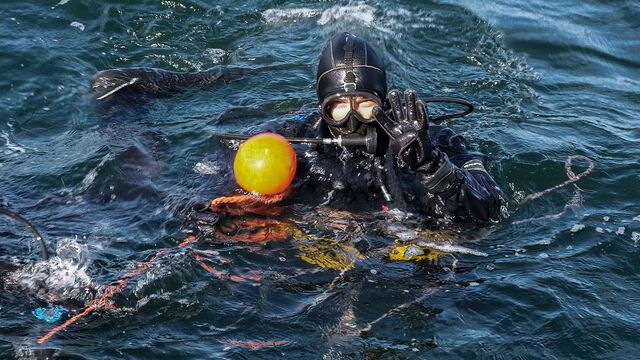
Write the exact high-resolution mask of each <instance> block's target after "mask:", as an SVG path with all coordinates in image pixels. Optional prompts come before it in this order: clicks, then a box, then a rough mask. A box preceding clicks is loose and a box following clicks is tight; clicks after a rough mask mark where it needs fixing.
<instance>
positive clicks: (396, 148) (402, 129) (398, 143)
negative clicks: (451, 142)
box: [373, 90, 434, 170]
mask: <svg viewBox="0 0 640 360" xmlns="http://www.w3.org/2000/svg"><path fill="white" fill-rule="evenodd" d="M404 97H405V105H404V109H406V111H405V110H404V109H403V106H402V100H401V99H400V93H399V92H398V91H397V90H391V91H389V95H388V100H389V103H390V104H391V110H389V112H390V113H391V116H392V117H393V119H392V118H391V117H389V114H387V113H385V112H384V111H383V110H382V109H381V108H379V107H376V108H374V109H373V116H374V117H375V119H376V121H377V122H378V124H380V126H382V129H383V130H384V131H385V132H386V133H387V134H388V135H389V137H390V138H391V147H392V149H393V153H394V154H395V156H396V161H397V164H398V166H405V165H406V166H408V167H409V168H410V169H411V170H415V169H417V168H418V167H420V166H422V165H424V164H427V163H429V162H431V160H433V157H434V155H433V145H432V144H431V139H429V114H428V112H427V107H426V106H425V105H424V103H423V102H422V101H421V100H417V101H416V93H415V91H413V90H406V91H405V92H404Z"/></svg>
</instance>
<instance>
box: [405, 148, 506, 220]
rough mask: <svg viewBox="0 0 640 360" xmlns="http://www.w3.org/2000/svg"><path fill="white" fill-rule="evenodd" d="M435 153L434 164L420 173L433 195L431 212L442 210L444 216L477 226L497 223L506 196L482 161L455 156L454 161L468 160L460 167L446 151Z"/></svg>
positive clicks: (462, 155)
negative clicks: (466, 221) (478, 224)
mask: <svg viewBox="0 0 640 360" xmlns="http://www.w3.org/2000/svg"><path fill="white" fill-rule="evenodd" d="M433 152H434V155H433V156H434V160H433V161H432V162H430V163H428V164H425V165H422V166H420V167H418V168H417V169H416V174H417V175H418V177H419V180H420V183H421V184H422V185H423V186H424V189H425V190H426V191H427V193H428V194H429V196H428V197H429V198H430V199H429V200H428V201H427V203H426V204H425V205H426V206H428V207H430V209H429V210H430V211H436V212H438V209H437V208H438V207H440V208H441V210H440V212H444V213H446V214H449V215H454V216H455V217H457V218H460V219H464V220H468V221H474V222H481V223H482V222H489V221H492V220H494V221H495V220H497V219H498V217H499V214H500V205H501V202H502V198H503V197H504V195H503V193H502V191H501V190H500V188H499V187H498V185H497V184H496V182H495V181H494V180H493V178H492V177H491V175H489V173H487V171H486V170H485V168H484V165H483V163H482V160H481V157H480V156H474V155H473V154H471V153H451V154H450V156H451V158H453V159H465V161H464V162H463V163H461V164H459V166H458V165H456V164H454V161H452V160H451V158H450V156H449V155H448V154H447V153H446V152H445V151H443V150H440V149H438V148H436V149H434V150H433ZM456 162H458V161H456ZM434 208H435V209H434Z"/></svg>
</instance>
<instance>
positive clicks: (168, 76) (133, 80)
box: [91, 66, 258, 101]
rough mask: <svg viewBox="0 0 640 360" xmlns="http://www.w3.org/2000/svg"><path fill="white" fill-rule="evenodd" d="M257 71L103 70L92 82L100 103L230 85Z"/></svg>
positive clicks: (238, 69) (219, 69)
mask: <svg viewBox="0 0 640 360" xmlns="http://www.w3.org/2000/svg"><path fill="white" fill-rule="evenodd" d="M257 71H258V70H257V69H242V68H224V67H221V66H216V67H213V68H211V69H208V70H205V71H199V72H176V71H168V70H161V69H152V68H129V69H110V70H103V71H100V72H98V73H97V74H96V76H95V77H94V79H93V80H92V81H91V93H92V94H93V96H94V97H95V99H96V100H98V101H111V100H114V99H117V98H118V97H122V96H129V97H131V96H139V97H145V96H146V97H158V96H166V95H171V94H174V93H176V92H178V91H181V90H186V89H190V88H205V87H209V86H213V85H216V84H226V83H228V82H230V81H233V80H235V79H238V78H240V77H242V76H244V75H247V74H251V73H255V72H257Z"/></svg>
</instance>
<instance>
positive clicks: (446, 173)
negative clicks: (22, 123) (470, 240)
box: [91, 33, 504, 226]
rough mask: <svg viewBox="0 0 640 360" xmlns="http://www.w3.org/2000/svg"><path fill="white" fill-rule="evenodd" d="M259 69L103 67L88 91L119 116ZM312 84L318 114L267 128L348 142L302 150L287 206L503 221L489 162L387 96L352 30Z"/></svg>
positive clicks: (332, 43) (336, 43)
mask: <svg viewBox="0 0 640 360" xmlns="http://www.w3.org/2000/svg"><path fill="white" fill-rule="evenodd" d="M258 71H262V70H261V69H257V70H256V69H254V70H246V69H245V70H243V69H223V68H221V67H215V68H213V69H210V70H207V71H202V72H195V73H179V72H170V71H164V70H157V69H146V68H134V69H118V70H106V71H102V72H100V73H98V74H97V75H96V77H95V78H94V80H93V82H92V84H91V89H92V92H93V95H94V97H95V98H96V101H98V102H99V104H100V105H103V106H105V107H106V108H107V109H108V110H107V111H114V109H116V111H117V110H119V109H121V107H122V104H123V103H124V104H126V103H139V102H140V101H147V100H144V99H153V98H155V97H159V96H166V95H170V94H172V93H174V92H176V91H180V90H183V89H189V88H204V87H209V86H213V85H216V84H221V83H227V82H229V81H232V80H235V79H238V78H240V77H243V76H246V75H250V74H253V73H257V72H258ZM316 80H317V84H316V90H317V96H318V105H319V108H318V110H317V111H312V112H311V113H306V114H295V115H294V116H293V118H292V119H290V120H287V121H285V122H284V124H283V122H282V120H274V121H269V122H267V123H265V124H264V125H263V126H262V129H261V130H262V131H274V132H277V133H279V134H281V135H283V136H284V137H286V138H293V139H295V138H297V137H304V138H307V139H308V138H312V139H313V138H316V139H317V138H324V139H326V138H329V139H333V140H334V141H335V142H337V143H338V144H339V145H342V146H323V145H316V146H314V147H312V148H309V147H308V146H302V148H298V149H297V150H299V151H298V152H299V153H302V154H301V155H300V156H298V159H299V163H298V173H297V175H296V180H295V181H294V183H293V185H292V189H293V191H294V194H295V196H293V198H295V200H289V201H293V202H296V203H302V204H306V205H309V206H314V205H317V206H320V205H323V206H331V207H334V208H336V209H337V210H354V211H359V212H367V211H379V210H380V209H381V208H384V209H388V208H398V209H402V210H403V211H410V212H418V213H421V214H423V215H425V217H426V218H428V219H430V221H432V222H433V225H434V226H438V225H443V226H446V225H447V224H449V223H451V222H452V221H456V222H461V223H474V224H485V223H490V222H491V221H496V220H497V219H498V217H499V213H500V206H501V202H502V199H503V197H504V195H503V193H502V191H501V190H500V188H499V187H498V185H497V184H496V182H495V181H494V180H493V179H492V177H491V176H490V175H489V173H488V172H487V171H486V169H485V167H484V162H485V156H484V155H482V154H480V153H478V152H474V151H473V150H472V146H471V144H470V143H469V142H468V141H467V140H466V139H465V138H464V137H462V136H460V135H457V134H456V133H454V132H453V131H452V130H451V129H450V128H448V127H446V126H443V125H439V124H435V123H434V119H435V117H430V115H429V112H428V109H427V106H426V104H425V101H423V100H421V99H419V98H418V95H417V94H416V92H415V91H413V90H407V91H405V92H404V94H401V93H400V92H399V91H397V90H391V91H389V92H387V79H386V71H385V67H384V63H383V59H382V56H381V55H380V53H379V51H378V50H376V49H375V48H374V47H373V46H372V45H371V44H369V43H368V42H366V41H365V40H363V39H362V38H360V37H357V36H354V35H352V34H350V33H342V34H339V35H337V36H335V37H333V38H332V39H330V40H329V41H328V43H327V45H326V46H325V47H324V49H323V50H322V52H321V54H320V59H319V63H318V68H317V76H316ZM123 99H124V100H123ZM426 101H428V100H426ZM463 103H464V102H463ZM440 118H442V117H440ZM298 146H299V145H298Z"/></svg>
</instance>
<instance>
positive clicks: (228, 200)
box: [37, 191, 289, 344]
mask: <svg viewBox="0 0 640 360" xmlns="http://www.w3.org/2000/svg"><path fill="white" fill-rule="evenodd" d="M288 193H289V192H288V191H285V192H282V193H280V194H276V195H268V196H267V195H264V196H263V195H238V196H223V197H219V198H216V199H213V200H212V201H211V202H210V209H211V211H213V212H215V211H217V210H219V206H220V205H228V204H236V205H249V204H256V205H266V204H273V203H276V202H279V201H281V200H282V199H284V198H285V197H286V196H287V195H288ZM247 224H251V222H248V223H247ZM273 224H275V223H273ZM268 234H269V232H267V235H268ZM267 235H264V236H263V237H264V238H265V239H267V238H270V237H269V236H267ZM258 238H259V236H258ZM196 241H197V238H196V237H195V236H193V235H190V236H187V238H185V239H184V240H183V241H182V242H181V243H180V244H178V248H184V247H186V246H188V245H190V244H192V243H194V242H196ZM253 241H255V240H253ZM169 251H170V250H169V249H161V250H159V251H158V252H156V254H155V255H154V256H152V257H151V258H150V259H149V260H147V261H145V262H142V263H139V264H137V265H136V266H135V267H134V269H133V270H131V271H129V272H128V273H126V274H124V275H123V276H122V277H121V278H120V279H118V280H116V281H114V282H112V283H110V284H109V285H108V286H107V287H106V288H105V291H104V292H103V293H102V294H101V295H100V296H98V298H96V299H94V300H93V301H91V302H90V303H89V305H87V306H85V307H84V308H83V309H82V310H80V312H78V313H77V314H75V315H74V316H72V317H70V318H69V319H67V320H66V321H65V322H64V323H62V324H60V325H58V326H56V327H55V328H53V329H51V330H50V331H49V332H48V333H46V334H45V335H43V336H42V337H40V338H39V339H38V340H37V343H38V344H43V343H44V342H46V341H47V340H49V339H51V338H52V337H53V336H54V335H55V334H57V333H58V332H60V331H62V330H65V329H66V328H68V327H69V326H71V325H72V324H74V323H75V322H77V321H78V320H80V319H82V318H83V317H85V316H88V315H90V314H91V313H93V312H94V311H96V310H100V309H111V308H113V307H114V305H113V301H112V300H111V298H112V297H113V296H114V295H115V294H117V293H120V292H122V291H123V290H124V289H126V287H127V285H128V283H129V280H132V279H134V278H136V277H137V276H139V275H142V274H144V273H146V272H148V271H149V270H150V269H151V266H152V265H153V264H154V263H155V262H156V260H158V259H159V258H160V257H161V256H163V255H165V254H167V253H168V252H169ZM196 260H197V261H198V263H199V264H200V267H202V268H203V269H204V270H205V271H207V272H209V273H211V274H213V275H215V276H216V277H218V278H220V279H221V280H222V279H225V278H228V279H230V280H231V281H236V282H241V281H246V280H254V279H255V277H251V278H244V277H242V276H240V275H229V274H227V273H224V272H222V271H220V270H217V269H215V268H213V267H211V266H209V265H207V264H206V263H204V261H202V258H201V257H200V256H198V255H197V254H196Z"/></svg>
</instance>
